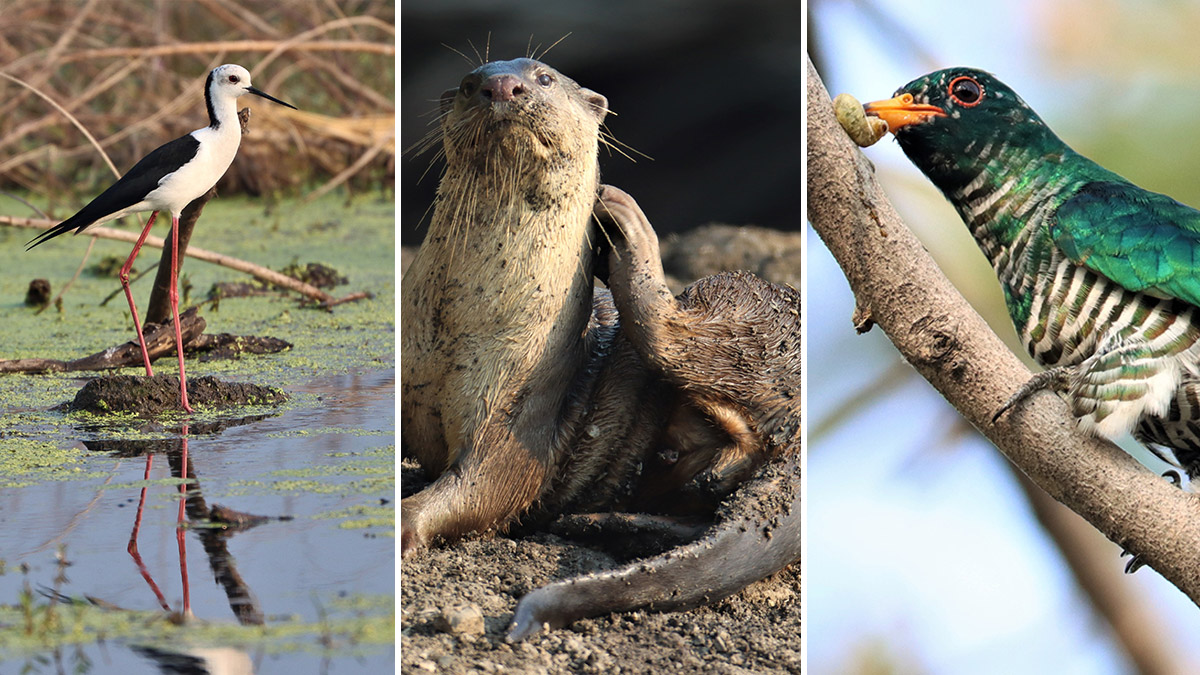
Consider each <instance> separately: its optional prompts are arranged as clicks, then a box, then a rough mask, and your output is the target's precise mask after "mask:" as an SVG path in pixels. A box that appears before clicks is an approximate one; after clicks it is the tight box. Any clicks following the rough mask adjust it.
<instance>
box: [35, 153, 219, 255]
mask: <svg viewBox="0 0 1200 675" xmlns="http://www.w3.org/2000/svg"><path fill="white" fill-rule="evenodd" d="M199 148H200V142H199V141H197V140H196V138H195V137H194V136H192V135H191V134H188V135H186V136H181V137H180V138H176V139H175V140H173V141H171V142H170V143H167V144H165V145H161V146H159V147H158V148H157V149H155V150H154V151H153V152H151V153H150V154H148V155H146V156H145V157H143V158H142V159H141V160H140V161H138V163H137V164H134V165H133V168H132V169H130V170H129V172H128V173H126V174H125V175H124V176H122V177H121V179H120V180H118V181H117V182H116V183H113V184H112V185H111V186H110V187H109V188H108V189H107V190H105V191H104V192H101V193H100V196H99V197H96V198H95V199H93V200H92V201H90V202H88V205H87V206H85V207H83V208H82V209H80V210H79V213H76V214H75V215H73V216H71V217H70V218H67V219H66V220H64V221H63V222H61V223H59V224H58V225H55V226H54V227H52V228H50V229H49V230H46V231H45V232H43V233H41V234H39V235H38V236H36V237H34V238H33V240H32V241H30V242H29V244H28V245H27V246H26V247H25V250H26V251H28V250H29V249H31V248H33V247H34V246H37V245H38V244H40V243H42V242H44V241H46V240H48V239H53V238H54V237H57V236H58V235H60V234H65V233H67V232H70V231H72V230H74V231H75V232H76V233H79V232H82V231H83V229H84V228H86V227H87V226H88V225H91V224H92V223H94V222H96V221H97V220H100V219H101V218H103V217H105V216H107V215H110V214H113V213H116V212H117V211H120V210H121V209H127V208H129V207H130V206H133V205H134V204H136V203H138V202H140V201H142V199H143V198H145V196H146V195H147V194H148V193H150V192H152V191H153V190H154V188H156V187H158V183H159V181H161V180H162V179H163V176H166V175H167V174H169V173H171V172H173V171H175V170H176V169H178V168H179V167H181V166H183V165H184V164H187V163H188V162H189V161H191V159H192V158H193V157H195V156H196V151H197V150H198V149H199Z"/></svg>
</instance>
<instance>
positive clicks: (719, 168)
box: [399, 0, 803, 245]
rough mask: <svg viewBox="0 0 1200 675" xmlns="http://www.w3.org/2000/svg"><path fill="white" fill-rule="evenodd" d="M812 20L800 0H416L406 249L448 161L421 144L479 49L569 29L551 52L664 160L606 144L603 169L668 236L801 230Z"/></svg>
mask: <svg viewBox="0 0 1200 675" xmlns="http://www.w3.org/2000/svg"><path fill="white" fill-rule="evenodd" d="M802 16H803V15H802V12H801V3H799V2H770V1H765V0H759V1H754V2H724V1H716V0H707V1H704V0H702V1H699V2H652V1H647V0H642V1H636V0H617V1H614V2H603V3H601V2H583V1H580V0H572V1H568V2H550V1H544V2H523V3H518V2H508V3H481V2H469V1H467V0H449V1H445V2H437V1H433V0H421V1H411V0H406V1H405V2H404V3H402V6H401V22H400V26H401V29H400V35H401V39H400V49H401V53H400V73H401V75H400V86H401V97H400V127H401V148H402V149H404V150H406V152H405V154H404V155H403V156H402V158H401V167H400V178H399V183H400V189H401V195H402V197H401V213H400V229H401V241H402V243H403V244H405V245H411V244H417V243H419V242H420V240H421V238H422V237H424V234H425V229H426V226H427V225H428V220H429V218H428V215H427V214H426V211H427V210H428V209H429V207H430V205H431V204H432V203H433V198H434V192H435V190H436V188H437V182H438V178H439V176H440V174H441V168H442V167H441V165H440V162H439V163H438V164H437V165H435V166H433V167H432V168H431V167H430V162H431V161H432V158H433V154H434V153H433V152H432V151H430V152H425V153H423V154H420V155H417V154H415V153H414V152H413V151H412V150H411V149H410V148H412V147H413V146H414V145H415V144H416V143H417V142H418V141H419V140H420V139H421V138H422V137H423V136H424V135H425V134H426V133H427V132H428V131H429V128H430V127H429V122H430V120H431V119H433V117H434V115H433V113H434V111H436V109H437V99H438V97H439V96H440V95H441V93H442V91H444V90H445V89H448V88H451V87H454V86H457V84H458V82H459V80H461V79H462V77H463V76H464V75H466V74H467V73H468V72H470V71H471V70H472V69H473V68H474V67H475V66H476V65H478V64H479V61H478V60H477V57H476V49H478V52H479V53H480V54H481V55H482V54H483V53H484V50H485V48H487V50H488V54H487V60H502V59H512V58H517V57H521V56H526V55H529V54H530V53H531V52H533V53H538V52H540V50H541V49H545V48H546V47H547V46H549V45H550V44H553V43H554V42H555V41H557V40H559V38H562V37H563V36H564V35H567V34H568V33H570V36H569V37H567V38H566V39H564V40H562V41H561V42H560V43H559V44H558V45H557V46H555V47H554V48H553V49H552V50H551V51H550V52H549V54H547V55H546V56H545V57H544V58H543V59H542V60H543V61H545V62H546V63H548V64H549V65H551V66H553V67H554V68H556V69H558V70H559V71H561V72H563V73H564V74H565V75H567V76H568V77H570V78H572V79H574V80H575V81H576V82H578V83H579V84H580V85H582V86H584V87H587V88H589V89H593V90H595V91H597V92H599V93H601V94H603V95H604V96H606V97H607V98H608V102H609V107H610V109H611V110H613V111H614V112H615V114H610V115H609V116H608V117H607V118H606V124H607V126H608V129H609V131H610V132H611V133H612V134H613V135H614V136H615V137H616V139H617V140H618V141H620V142H621V143H624V144H627V145H628V146H631V147H632V148H633V149H634V150H636V151H637V153H644V154H645V155H648V156H650V157H652V158H653V160H650V159H647V158H646V157H643V156H641V155H639V154H637V153H635V152H631V151H628V150H626V152H627V153H628V154H629V155H630V156H632V157H633V158H634V159H635V160H636V162H635V161H631V160H630V159H628V158H626V157H622V156H620V155H619V154H616V153H614V152H612V151H610V150H607V149H604V148H601V157H600V166H601V173H602V179H603V180H604V182H606V183H611V184H613V185H616V186H618V187H621V188H623V189H625V190H626V191H628V192H629V193H630V194H632V195H633V196H634V197H635V198H636V199H637V200H638V202H639V203H640V204H641V205H642V208H643V209H644V210H645V211H646V214H647V215H648V216H649V218H650V220H651V222H652V223H654V226H655V229H657V230H658V231H659V233H660V234H665V233H668V232H674V231H679V230H682V229H687V228H691V227H695V226H697V225H702V224H704V223H708V222H724V223H729V224H734V225H763V226H767V227H773V228H779V229H786V230H799V229H800V225H801V222H802V221H801V214H800V194H801V192H800V191H801V189H802V186H801V180H800V179H801V166H802V162H803V154H802V152H801V142H800V140H801V132H800V128H801V112H800V111H801V110H802V104H803V96H802V93H803V76H802V70H801V69H802V64H803V54H802V52H801V45H800V37H801V31H802V30H803V18H802ZM489 41H490V46H489ZM472 45H473V46H472ZM531 45H532V47H531ZM539 45H540V49H539V47H538V46H539ZM451 48H453V49H454V50H458V51H460V52H462V53H463V54H466V55H468V56H469V57H470V58H471V63H468V62H467V61H465V60H464V59H463V57H462V56H460V55H459V54H456V53H454V51H452V49H451ZM426 169H429V171H428V172H427V173H426ZM422 174H424V176H423V177H422Z"/></svg>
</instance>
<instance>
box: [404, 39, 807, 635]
mask: <svg viewBox="0 0 1200 675" xmlns="http://www.w3.org/2000/svg"><path fill="white" fill-rule="evenodd" d="M441 109H442V113H443V114H442V118H441V121H440V126H441V134H442V141H443V150H444V153H445V158H446V168H445V173H444V174H443V177H442V180H441V183H440V184H439V187H438V196H437V201H436V204H435V208H434V214H433V217H432V219H431V222H430V226H429V231H428V233H427V235H426V238H425V242H424V244H423V245H422V247H421V248H420V250H419V251H418V253H417V255H416V257H415V258H414V260H413V262H412V264H411V266H410V267H409V270H408V272H407V274H406V275H405V277H404V279H403V281H402V288H401V433H402V438H401V444H402V452H404V453H406V454H411V455H412V456H414V457H416V459H417V460H418V462H419V463H420V464H421V466H422V469H423V470H424V471H425V473H426V474H427V475H428V476H429V478H430V479H431V480H432V481H433V482H432V483H431V484H430V485H428V486H427V487H426V488H425V489H424V490H422V491H421V492H419V493H418V494H416V495H413V496H411V497H408V498H406V499H404V500H402V501H401V518H400V520H401V533H400V535H401V536H400V539H401V555H402V557H403V556H409V555H412V554H414V553H415V552H417V551H419V550H420V549H421V548H423V547H426V546H428V545H430V544H432V543H434V542H435V541H446V542H449V541H453V540H454V539H456V538H459V537H461V536H463V535H465V534H467V533H471V532H488V531H492V532H502V531H505V530H506V529H508V528H509V527H510V526H511V525H512V524H513V523H514V521H515V520H517V519H518V518H520V519H521V521H522V522H523V523H526V524H528V523H538V522H542V521H547V520H550V519H553V518H554V517H555V516H557V515H560V514H566V513H589V512H612V511H638V512H645V511H655V512H660V513H673V512H678V511H680V510H683V511H687V512H702V513H705V514H706V515H707V516H709V517H712V515H713V513H714V511H716V512H717V513H718V519H717V523H716V524H715V525H714V526H713V527H712V528H711V529H709V530H708V531H707V533H706V534H704V535H702V537H701V538H700V539H699V540H698V541H696V542H694V543H692V544H689V545H688V546H687V547H686V548H685V549H682V550H680V551H676V552H668V553H665V554H661V555H659V556H658V557H655V558H652V559H650V560H648V561H643V562H642V563H639V564H638V566H637V569H641V570H653V571H655V572H660V573H654V574H647V573H644V572H642V573H638V572H635V571H631V570H633V569H634V568H633V567H631V568H629V569H627V570H625V572H624V573H625V576H621V574H622V573H621V572H616V573H611V574H610V575H607V576H606V575H596V576H593V577H583V578H580V579H576V580H571V581H570V582H560V583H559V584H552V585H551V586H548V587H546V588H545V589H541V590H538V591H535V592H533V593H531V594H529V595H528V596H527V597H526V598H525V599H523V600H522V601H521V604H520V605H519V606H518V610H517V612H516V615H515V618H514V622H513V625H512V628H511V631H510V634H509V637H510V639H520V638H523V637H525V636H528V635H530V634H532V633H534V632H536V631H538V630H540V629H541V628H542V627H545V626H549V627H558V626H563V625H566V624H568V623H570V622H571V621H574V620H575V619H578V618H582V617H584V616H593V615H596V614H600V613H607V612H613V611H624V610H630V609H635V608H638V607H652V608H657V609H667V608H684V607H691V606H696V605H698V604H703V603H705V602H709V601H713V600H716V599H718V598H720V597H724V596H725V595H728V594H730V593H732V592H735V591H737V590H738V589H740V588H742V587H743V586H745V585H746V584H748V583H750V582H753V581H755V580H757V579H760V578H763V577H765V576H768V575H770V574H772V573H774V572H775V571H778V570H779V569H781V568H782V567H784V566H786V565H788V564H790V563H792V562H794V561H796V560H798V559H799V555H800V508H799V492H800V490H799V463H800V459H799V457H800V417H801V416H800V297H799V293H798V292H796V291H795V290H794V289H792V288H790V287H784V286H775V285H772V284H769V283H767V282H765V281H763V280H761V279H758V278H757V277H754V276H753V275H749V274H742V273H732V274H729V273H727V274H720V275H716V276H713V277H708V278H706V279H702V280H700V281H698V282H696V283H695V284H694V285H692V286H691V287H690V288H689V289H687V290H686V291H685V292H684V293H683V294H682V295H681V296H680V297H679V298H674V297H673V296H672V294H671V292H670V291H669V289H668V288H667V286H666V284H665V281H664V275H663V271H662V263H661V260H660V258H659V255H658V242H657V237H656V236H655V234H654V230H653V228H652V227H651V226H650V223H649V220H648V219H647V218H646V217H645V215H644V214H643V213H642V212H641V209H640V208H639V207H638V206H637V203H636V202H635V201H634V200H633V198H632V197H630V196H629V195H628V194H626V193H624V192H623V191H621V190H619V189H617V188H614V187H610V186H602V185H601V183H600V174H599V162H598V152H599V144H600V142H601V123H602V122H603V119H604V117H605V115H606V114H607V111H608V103H607V100H606V99H605V98H604V97H603V96H601V95H600V94H597V93H596V92H593V91H591V90H589V89H586V88H584V87H581V86H580V85H578V84H577V83H575V82H574V81H573V80H571V79H570V78H568V77H566V76H565V75H563V74H562V73H560V72H558V71H557V70H555V69H553V68H551V67H550V66H548V65H546V64H544V63H541V62H539V61H536V60H533V59H516V60H513V61H498V62H492V63H487V64H484V65H482V66H480V67H479V68H477V69H475V70H474V71H472V72H471V73H469V74H468V75H467V76H466V77H465V78H464V79H463V80H462V82H461V83H460V84H459V86H458V87H457V88H456V89H451V90H449V91H447V92H446V93H445V94H443V96H442V99H441ZM602 224H603V226H604V227H603V230H602V229H601V227H602ZM596 278H600V279H602V280H605V281H607V283H608V285H609V287H610V289H611V293H610V292H609V291H606V290H603V289H597V288H596V286H595V279H596ZM743 484H745V486H744V488H742V489H741V490H738V488H739V486H742V485H743ZM735 491H736V492H737V494H736V498H735V499H734V500H732V501H731V502H730V503H728V504H726V505H725V506H723V507H721V509H720V510H718V509H717V507H718V505H720V504H721V503H722V502H723V501H724V500H726V498H728V497H729V496H730V495H733V494H735ZM672 507H674V508H672ZM697 570H707V574H699V573H698V572H697ZM564 584H565V585H564Z"/></svg>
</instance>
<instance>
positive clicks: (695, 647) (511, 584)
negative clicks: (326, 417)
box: [400, 463, 800, 674]
mask: <svg viewBox="0 0 1200 675" xmlns="http://www.w3.org/2000/svg"><path fill="white" fill-rule="evenodd" d="M422 483H423V479H422V478H421V476H420V474H419V471H417V470H416V469H415V464H408V463H406V464H405V465H404V467H403V469H402V475H401V486H402V487H401V489H402V491H403V494H405V495H407V494H408V492H409V490H410V489H411V488H410V486H413V485H420V484H422ZM616 566H618V562H617V561H615V560H614V559H613V558H612V557H611V556H609V555H607V554H606V553H604V552H602V551H598V550H594V549H589V548H586V547H583V546H580V545H578V544H576V543H573V542H570V541H567V540H564V539H561V538H559V537H556V536H554V535H551V534H535V535H533V536H530V537H527V538H524V539H510V538H508V537H502V536H501V537H494V538H486V539H469V540H465V541H461V542H459V543H457V544H455V545H454V546H450V547H445V548H438V549H433V550H429V551H424V552H421V553H420V554H418V555H417V556H415V557H413V558H412V559H408V560H405V561H404V562H403V564H402V565H401V571H400V574H401V586H400V588H401V591H400V635H401V638H400V670H401V672H403V673H530V674H534V673H545V674H552V673H658V672H683V673H690V672H704V673H799V672H800V566H799V565H792V566H791V567H790V568H788V569H786V570H784V571H782V572H780V573H779V574H777V575H776V576H775V577H772V578H770V579H765V580H763V581H760V582H758V583H756V584H753V585H752V586H750V587H748V588H746V589H745V590H743V591H742V592H741V593H738V594H735V595H734V596H732V597H730V598H726V599H725V600H722V601H720V602H718V603H716V604H715V605H712V606H710V607H702V608H700V609H695V610H691V611H688V612H665V613H652V612H633V613H630V614H622V615H617V616H609V617H602V618H597V619H584V620H582V621H577V622H576V623H574V624H573V625H572V626H571V627H569V628H566V629H562V630H558V631H552V632H551V633H549V634H538V635H535V636H533V637H531V638H529V639H527V640H525V641H524V642H521V643H518V644H514V645H510V644H507V643H506V642H505V641H504V634H505V631H506V628H507V626H508V622H509V620H510V619H511V618H512V613H513V610H514V609H515V608H516V605H517V601H518V600H519V599H520V598H521V596H522V595H524V593H525V592H526V591H528V590H531V589H533V588H536V587H537V586H540V585H542V584H545V583H548V582H550V581H554V580H556V579H560V578H563V577H568V576H574V575H576V574H582V573H585V572H591V571H596V570H600V569H610V568H613V567H616ZM460 605H474V606H476V607H478V609H479V610H480V611H481V613H482V615H483V632H482V634H476V633H472V632H467V633H462V634H453V633H451V632H449V631H448V630H443V629H440V628H439V625H442V624H444V622H443V621H440V620H439V619H440V617H441V616H442V615H443V614H453V613H454V612H453V610H454V608H456V607H458V606H460Z"/></svg>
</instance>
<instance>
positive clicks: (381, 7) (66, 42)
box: [0, 0, 395, 215]
mask: <svg viewBox="0 0 1200 675" xmlns="http://www.w3.org/2000/svg"><path fill="white" fill-rule="evenodd" d="M0 15H2V16H3V17H4V20H3V21H2V22H0V63H3V64H6V65H4V66H3V67H0V74H6V75H8V76H9V78H0V188H3V189H8V190H16V191H31V192H35V193H40V194H43V195H47V196H49V197H50V198H51V202H52V203H55V202H67V203H66V204H64V206H63V208H62V210H63V211H64V212H65V211H70V210H73V207H77V206H78V203H79V198H80V196H88V195H90V194H94V192H95V191H96V189H97V188H98V187H103V186H105V185H107V184H109V183H111V181H112V178H113V174H112V171H111V169H109V168H108V167H106V166H105V164H104V160H103V159H102V155H101V153H100V152H99V151H98V149H97V145H98V146H99V147H100V148H103V150H104V151H105V152H106V153H108V154H110V155H111V156H112V161H113V163H114V164H115V165H116V166H117V167H118V168H120V169H121V170H127V169H128V168H129V167H130V166H132V165H133V163H134V162H136V161H137V159H138V158H140V157H142V156H143V155H145V154H146V153H147V152H149V151H150V150H152V149H154V148H155V147H157V146H158V145H159V144H161V143H164V142H166V141H168V140H170V139H172V138H175V137H177V136H180V135H182V134H185V133H187V132H188V131H191V130H193V129H196V128H199V127H201V126H203V125H204V124H206V123H207V118H206V116H205V112H204V106H203V104H202V103H201V101H202V97H203V84H204V79H205V76H206V75H207V73H208V71H209V70H210V69H211V68H213V67H215V66H217V65H220V64H222V63H240V64H242V65H244V66H246V67H247V68H248V69H249V70H250V72H251V73H252V74H253V76H254V83H255V86H257V87H259V88H260V89H263V90H265V91H268V92H271V93H273V94H275V95H276V96H278V97H280V98H282V99H284V100H286V101H289V102H291V103H294V104H295V105H297V106H298V107H300V108H301V111H299V112H297V111H292V110H287V109H284V108H282V107H278V106H272V107H271V109H270V110H263V111H262V112H260V114H258V115H256V116H255V118H254V122H253V125H252V127H251V132H250V134H249V135H248V136H247V137H246V138H245V139H244V140H243V143H242V148H241V151H240V153H239V159H238V161H237V162H235V163H234V166H233V167H232V168H231V169H230V171H229V173H228V174H227V175H226V176H225V178H224V179H223V181H222V183H221V184H220V187H221V189H222V191H223V192H225V193H229V192H233V191H247V192H250V193H253V194H260V193H264V192H274V191H277V190H280V189H286V188H289V187H298V186H301V185H304V186H306V188H307V189H308V190H309V192H313V191H316V192H321V193H323V192H324V191H328V190H330V189H333V187H336V186H337V185H342V184H346V185H352V186H358V187H361V188H364V189H378V188H379V186H380V185H381V184H382V185H387V186H390V185H391V182H392V179H393V177H394V174H395V140H394V133H395V132H394V128H395V127H394V119H395V109H394V55H395V28H394V21H395V6H394V3H393V2H391V1H390V0H360V1H358V2H354V1H351V0H306V1H304V2H278V0H192V1H190V2H171V1H167V2H161V1H160V2H156V1H154V0H78V1H76V2H53V3H49V2H45V1H44V0H0ZM14 79H15V80H19V81H20V82H22V83H24V84H23V85H22V84H18V83H16V82H14V81H13V80H14ZM46 99H49V100H51V101H54V102H55V103H57V104H58V106H60V107H61V109H59V108H57V107H56V106H55V105H52V104H50V103H49V102H48V101H47V100H46ZM65 113H69V115H70V116H71V117H74V118H75V119H77V120H78V123H79V125H80V126H82V127H83V128H84V129H86V130H88V131H90V132H91V134H92V135H93V136H95V139H96V142H95V143H93V142H91V141H89V140H88V139H87V138H86V137H85V135H84V133H83V132H82V131H80V130H79V129H78V128H77V127H76V126H74V125H73V124H72V123H71V122H70V121H69V120H68V116H67V114H65ZM52 208H57V207H52ZM60 215H61V214H60Z"/></svg>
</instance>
